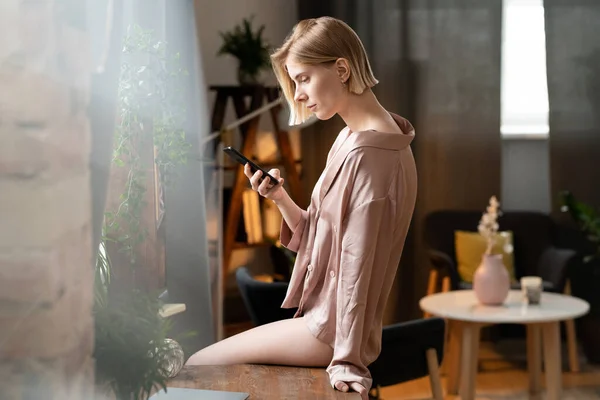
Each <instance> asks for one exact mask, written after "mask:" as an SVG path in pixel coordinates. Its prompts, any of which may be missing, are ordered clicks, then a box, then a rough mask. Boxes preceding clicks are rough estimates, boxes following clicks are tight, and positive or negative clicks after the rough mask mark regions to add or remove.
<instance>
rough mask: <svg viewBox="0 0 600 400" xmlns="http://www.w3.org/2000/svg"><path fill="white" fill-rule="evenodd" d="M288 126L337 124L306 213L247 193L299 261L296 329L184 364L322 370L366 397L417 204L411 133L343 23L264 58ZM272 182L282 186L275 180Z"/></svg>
mask: <svg viewBox="0 0 600 400" xmlns="http://www.w3.org/2000/svg"><path fill="white" fill-rule="evenodd" d="M271 59H272V64H273V67H274V70H275V74H276V76H277V79H278V81H279V84H280V85H281V88H282V90H283V94H284V95H285V98H286V100H287V102H288V103H289V106H290V109H291V116H290V118H291V123H292V124H298V123H301V122H303V121H305V120H306V119H307V118H308V117H309V116H310V115H311V114H313V113H314V114H315V115H316V117H317V118H319V119H321V120H326V119H329V118H331V117H333V116H334V115H335V114H338V115H340V117H341V118H342V119H343V120H344V122H345V123H346V125H347V126H346V128H344V129H343V130H342V131H341V132H340V133H339V135H338V137H337V139H336V140H335V142H334V144H333V146H332V148H331V149H330V151H329V154H328V157H327V164H326V167H325V170H324V171H323V173H322V175H321V177H320V179H319V180H318V182H317V184H316V186H315V188H314V190H313V192H312V197H311V203H310V206H309V207H308V209H306V210H303V209H301V208H300V207H298V206H297V205H296V204H295V203H294V201H293V200H292V199H291V198H290V196H289V195H288V193H287V192H286V191H285V189H284V187H283V185H276V186H273V185H272V183H270V182H269V178H266V179H265V180H263V181H262V183H259V180H260V176H261V172H260V171H259V172H257V173H255V174H252V173H251V172H250V169H249V166H248V165H246V168H245V173H246V176H248V178H249V180H250V183H251V184H252V188H253V189H254V190H256V191H257V192H258V193H259V194H260V195H262V196H264V197H267V198H269V199H271V200H273V201H274V202H275V204H277V206H278V207H279V210H280V211H281V213H282V215H283V222H282V227H281V242H282V243H283V245H285V246H286V247H287V248H289V249H291V250H293V251H296V252H297V258H296V264H295V266H294V270H293V275H292V278H291V281H290V285H289V288H288V292H287V295H286V298H285V300H284V302H283V304H282V307H284V308H295V307H298V312H297V313H296V315H295V316H294V318H292V319H289V320H283V321H278V322H274V323H271V324H268V325H263V326H259V327H256V328H254V329H251V330H249V331H246V332H243V333H241V334H238V335H236V336H233V337H230V338H227V339H225V340H223V341H220V342H218V343H216V344H214V345H212V346H209V347H207V348H205V349H203V350H201V351H199V352H197V353H196V354H194V355H193V356H192V357H191V358H190V359H189V361H188V364H234V363H258V364H279V365H282V364H283V365H295V366H322V367H326V368H327V373H328V374H329V378H330V381H331V385H332V387H333V388H336V389H338V390H341V391H349V390H354V391H357V392H359V393H360V394H361V396H362V398H363V399H367V398H368V391H369V390H370V388H371V384H372V379H371V376H370V373H369V370H368V368H367V367H368V365H369V364H370V363H372V362H373V361H374V360H375V359H376V358H377V357H378V355H379V353H380V350H381V332H382V318H383V312H384V308H385V305H386V302H387V298H388V295H389V292H390V289H391V286H392V282H393V281H394V275H395V273H396V269H397V266H398V263H399V261H400V256H401V254H402V249H403V246H404V241H405V239H406V234H407V231H408V227H409V223H410V220H411V218H412V214H413V209H414V204H415V198H416V193H417V176H416V169H415V162H414V159H413V155H412V151H411V149H410V143H411V141H412V140H413V137H414V129H413V127H412V125H411V124H410V123H409V122H408V121H407V120H406V119H404V118H402V117H400V116H398V115H395V114H392V113H390V112H388V111H387V110H385V109H384V108H383V107H382V106H381V104H380V103H379V102H378V100H377V98H376V97H375V95H374V94H373V92H372V90H371V88H372V87H373V86H374V85H376V84H377V83H378V81H377V80H376V79H375V77H374V76H373V73H372V71H371V67H370V64H369V61H368V59H367V55H366V52H365V49H364V47H363V45H362V43H361V41H360V39H359V37H358V36H357V35H356V33H355V32H354V31H353V30H352V29H351V28H350V27H349V26H348V25H347V24H345V23H344V22H342V21H340V20H337V19H334V18H330V17H322V18H317V19H308V20H303V21H300V22H299V23H298V24H297V25H296V26H295V27H294V29H293V31H292V33H291V34H290V35H289V36H288V38H287V39H286V41H285V43H284V44H283V45H282V46H281V47H280V48H279V49H278V50H277V51H276V52H275V53H274V54H272V56H271ZM269 173H270V174H271V175H272V176H273V177H275V178H276V179H278V180H279V181H280V182H281V183H283V178H281V177H280V175H279V170H277V169H273V170H271V171H269Z"/></svg>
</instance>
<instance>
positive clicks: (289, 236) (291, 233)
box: [279, 210, 309, 252]
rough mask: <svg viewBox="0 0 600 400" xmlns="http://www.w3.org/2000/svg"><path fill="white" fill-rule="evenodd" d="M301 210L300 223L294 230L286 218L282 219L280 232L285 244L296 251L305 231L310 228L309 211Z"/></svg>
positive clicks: (280, 237)
mask: <svg viewBox="0 0 600 400" xmlns="http://www.w3.org/2000/svg"><path fill="white" fill-rule="evenodd" d="M300 211H301V214H300V221H298V224H297V225H296V226H295V227H294V229H293V230H292V229H291V228H290V227H289V226H288V224H287V222H285V218H282V219H281V230H280V232H281V233H280V234H279V240H280V242H281V244H282V245H283V246H285V247H286V248H288V249H290V250H291V251H294V252H298V248H299V247H300V241H301V239H302V235H303V234H304V232H305V231H307V230H308V225H309V224H308V211H306V210H300Z"/></svg>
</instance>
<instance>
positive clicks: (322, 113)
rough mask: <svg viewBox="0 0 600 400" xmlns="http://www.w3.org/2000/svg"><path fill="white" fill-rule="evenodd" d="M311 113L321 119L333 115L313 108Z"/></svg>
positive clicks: (324, 119)
mask: <svg viewBox="0 0 600 400" xmlns="http://www.w3.org/2000/svg"><path fill="white" fill-rule="evenodd" d="M313 114H314V116H315V117H317V118H318V119H320V120H321V121H326V120H328V119H330V118H331V117H333V115H334V114H331V113H325V112H322V111H321V110H315V111H314V112H313Z"/></svg>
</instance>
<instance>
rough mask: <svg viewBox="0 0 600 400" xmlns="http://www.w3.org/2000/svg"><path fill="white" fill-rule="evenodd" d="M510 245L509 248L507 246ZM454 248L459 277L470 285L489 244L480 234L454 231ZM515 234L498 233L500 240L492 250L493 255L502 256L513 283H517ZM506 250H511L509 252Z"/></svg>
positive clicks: (507, 232)
mask: <svg viewBox="0 0 600 400" xmlns="http://www.w3.org/2000/svg"><path fill="white" fill-rule="evenodd" d="M507 244H508V245H509V246H508V248H507V246H506V245H507ZM454 246H455V253H456V262H457V264H458V275H459V276H460V278H461V279H462V280H463V281H465V282H468V283H472V282H473V274H474V273H475V270H476V269H477V267H478V266H479V264H481V257H482V256H483V253H485V249H486V247H487V242H486V240H485V238H484V237H483V236H481V235H480V234H479V233H478V232H467V231H454ZM512 248H513V233H512V232H511V231H505V232H498V238H497V239H496V243H495V244H494V247H493V248H492V254H502V261H503V263H504V266H505V267H506V269H507V270H508V275H509V276H510V280H511V282H513V283H514V282H516V279H515V267H514V257H513V251H512ZM506 250H510V251H509V252H507V251H506Z"/></svg>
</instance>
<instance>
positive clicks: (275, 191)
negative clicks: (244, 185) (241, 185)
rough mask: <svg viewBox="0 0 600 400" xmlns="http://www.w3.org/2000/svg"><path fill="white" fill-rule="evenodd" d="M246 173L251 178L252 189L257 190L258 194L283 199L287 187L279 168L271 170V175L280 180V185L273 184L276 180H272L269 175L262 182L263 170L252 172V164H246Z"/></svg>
mask: <svg viewBox="0 0 600 400" xmlns="http://www.w3.org/2000/svg"><path fill="white" fill-rule="evenodd" d="M244 174H245V175H246V176H247V177H248V179H249V180H250V184H251V185H252V189H254V190H256V191H257V192H258V194H260V195H261V196H263V197H266V198H267V199H270V200H273V201H278V200H281V199H282V197H283V195H284V194H285V189H284V188H283V178H281V177H280V174H279V170H278V169H277V168H274V169H272V170H270V171H269V175H271V176H272V177H273V178H275V179H277V180H278V181H279V185H276V186H273V184H274V183H275V182H271V179H270V178H269V177H268V176H267V177H265V179H264V180H263V181H262V182H260V178H261V176H262V171H260V170H259V171H256V172H255V173H254V174H252V170H251V169H250V164H246V165H244Z"/></svg>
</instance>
